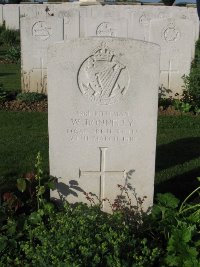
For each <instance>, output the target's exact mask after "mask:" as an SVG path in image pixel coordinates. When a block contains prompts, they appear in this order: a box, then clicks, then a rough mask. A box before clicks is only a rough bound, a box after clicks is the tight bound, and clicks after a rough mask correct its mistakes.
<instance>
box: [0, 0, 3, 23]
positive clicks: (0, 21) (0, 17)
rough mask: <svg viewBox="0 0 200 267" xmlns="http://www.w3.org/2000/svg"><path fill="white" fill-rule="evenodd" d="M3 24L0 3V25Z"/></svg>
mask: <svg viewBox="0 0 200 267" xmlns="http://www.w3.org/2000/svg"><path fill="white" fill-rule="evenodd" d="M2 24H3V5H0V25H2Z"/></svg>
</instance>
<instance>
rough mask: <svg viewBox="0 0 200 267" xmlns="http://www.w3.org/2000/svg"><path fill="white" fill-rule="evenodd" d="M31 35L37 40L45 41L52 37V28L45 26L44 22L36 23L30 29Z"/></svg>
mask: <svg viewBox="0 0 200 267" xmlns="http://www.w3.org/2000/svg"><path fill="white" fill-rule="evenodd" d="M32 35H33V36H34V37H35V38H36V39H38V40H42V41H45V40H47V39H49V37H50V36H51V35H52V28H51V27H50V26H47V24H46V22H45V21H38V22H36V23H35V24H34V25H33V27H32Z"/></svg>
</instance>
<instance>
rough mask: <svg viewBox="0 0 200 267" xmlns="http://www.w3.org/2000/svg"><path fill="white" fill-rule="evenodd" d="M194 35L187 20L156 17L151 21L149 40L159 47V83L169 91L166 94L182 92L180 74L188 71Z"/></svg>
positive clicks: (191, 25)
mask: <svg viewBox="0 0 200 267" xmlns="http://www.w3.org/2000/svg"><path fill="white" fill-rule="evenodd" d="M194 36H195V32H194V28H193V23H192V22H191V21H189V20H186V19H157V20H152V21H151V25H150V41H151V42H154V43H156V44H159V45H160V47H161V58H160V70H161V74H160V85H161V86H162V87H164V88H165V89H166V90H167V91H169V93H167V94H166V96H169V95H172V96H174V95H175V94H176V93H178V94H179V95H181V94H182V91H183V88H182V86H183V79H182V76H183V75H184V74H185V75H188V74H189V72H190V65H191V61H192V56H193V46H194ZM167 91H166V92H167Z"/></svg>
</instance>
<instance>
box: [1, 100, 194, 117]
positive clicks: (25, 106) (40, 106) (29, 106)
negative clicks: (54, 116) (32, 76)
mask: <svg viewBox="0 0 200 267" xmlns="http://www.w3.org/2000/svg"><path fill="white" fill-rule="evenodd" d="M0 110H10V111H29V112H33V111H35V112H47V111H48V102H47V99H45V100H42V101H39V102H34V103H26V102H23V101H20V100H11V101H5V102H0ZM183 114H188V115H194V114H193V113H192V112H188V113H185V112H181V111H179V110H176V109H175V108H174V107H173V106H169V107H167V108H166V109H164V107H162V106H160V107H159V108H158V115H175V116H178V115H183Z"/></svg>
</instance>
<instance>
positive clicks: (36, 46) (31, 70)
mask: <svg viewBox="0 0 200 267" xmlns="http://www.w3.org/2000/svg"><path fill="white" fill-rule="evenodd" d="M62 40H63V19H59V18H56V17H53V16H52V17H51V16H49V17H47V18H45V17H40V18H39V17H38V18H30V19H29V18H27V17H24V18H21V69H22V72H21V73H22V91H26V92H39V93H47V76H46V75H47V74H46V68H47V47H48V45H50V44H53V43H55V42H58V41H62Z"/></svg>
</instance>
